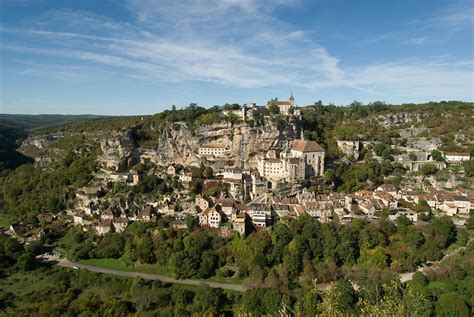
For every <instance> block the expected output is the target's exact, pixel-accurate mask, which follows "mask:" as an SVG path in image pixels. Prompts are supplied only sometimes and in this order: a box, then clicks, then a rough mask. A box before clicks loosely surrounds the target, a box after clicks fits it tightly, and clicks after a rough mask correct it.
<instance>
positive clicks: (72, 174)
mask: <svg viewBox="0 0 474 317" xmlns="http://www.w3.org/2000/svg"><path fill="white" fill-rule="evenodd" d="M95 150H96V149H93V150H92V151H90V152H84V153H83V154H82V155H76V154H74V155H72V156H68V157H66V158H65V159H64V160H62V161H60V162H59V163H58V165H57V166H55V168H54V170H52V171H43V170H42V169H41V168H39V167H34V166H33V165H31V164H25V165H22V166H20V167H18V168H17V169H15V170H14V171H12V172H11V173H10V174H8V175H7V176H6V177H4V178H0V195H1V196H0V198H2V200H1V201H2V205H0V208H1V212H2V214H4V215H9V216H12V217H15V218H16V219H28V218H31V217H34V216H36V215H38V214H40V213H57V212H59V211H61V210H63V209H64V208H65V207H66V205H67V203H68V202H69V201H71V200H72V199H73V198H74V192H75V189H77V188H79V187H82V186H85V185H86V184H87V183H88V182H89V181H90V180H91V179H92V173H93V172H94V171H96V169H97V164H96V161H95V159H96V155H97V154H96V152H95Z"/></svg>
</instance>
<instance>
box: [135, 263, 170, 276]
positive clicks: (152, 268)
mask: <svg viewBox="0 0 474 317" xmlns="http://www.w3.org/2000/svg"><path fill="white" fill-rule="evenodd" d="M135 271H136V272H141V273H148V274H157V275H166V276H172V274H171V272H170V271H169V270H168V269H167V268H165V267H162V266H160V265H153V264H137V265H135Z"/></svg>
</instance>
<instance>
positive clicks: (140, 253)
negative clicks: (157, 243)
mask: <svg viewBox="0 0 474 317" xmlns="http://www.w3.org/2000/svg"><path fill="white" fill-rule="evenodd" d="M137 259H138V260H139V261H140V262H142V263H149V264H151V263H154V262H155V261H156V257H155V254H154V252H153V243H152V241H151V237H150V236H144V237H142V238H141V239H140V240H139V242H138V244H137Z"/></svg>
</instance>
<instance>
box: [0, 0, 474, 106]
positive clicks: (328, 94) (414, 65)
mask: <svg viewBox="0 0 474 317" xmlns="http://www.w3.org/2000/svg"><path fill="white" fill-rule="evenodd" d="M291 92H293V94H294V96H295V102H296V104H297V105H299V106H304V105H308V104H313V103H314V102H316V101H318V100H321V101H322V102H323V103H324V104H328V103H334V104H337V105H346V104H349V103H351V102H352V101H354V100H358V101H360V102H363V103H369V102H373V101H385V102H387V103H395V104H398V103H406V102H410V103H411V102H413V103H418V102H427V101H439V100H463V101H473V100H474V2H473V1H471V0H469V1H465V0H453V1H448V0H444V1H440V0H417V1H414V0H398V1H389V0H358V1H353V0H346V1H342V0H308V1H306V0H271V1H270V0H268V1H265V0H122V1H119V0H95V1H92V0H81V1H77V0H70V1H66V0H64V1H61V0H0V112H1V113H24V114H40V113H61V114H85V113H88V114H107V115H133V114H153V113H157V112H161V111H163V110H165V109H169V108H170V107H171V105H176V106H177V108H181V107H186V106H187V105H189V104H190V103H192V102H195V103H198V104H199V105H201V106H205V107H209V106H213V105H222V104H225V103H239V104H245V103H249V102H257V104H264V103H265V102H266V101H267V100H269V99H271V98H279V99H282V100H283V99H284V100H286V99H287V98H288V97H289V95H290V93H291Z"/></svg>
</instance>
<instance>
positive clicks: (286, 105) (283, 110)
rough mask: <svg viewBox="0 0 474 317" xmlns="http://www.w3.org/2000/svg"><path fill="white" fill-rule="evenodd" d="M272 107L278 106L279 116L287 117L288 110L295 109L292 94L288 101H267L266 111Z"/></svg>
mask: <svg viewBox="0 0 474 317" xmlns="http://www.w3.org/2000/svg"><path fill="white" fill-rule="evenodd" d="M273 105H275V106H278V110H279V111H280V114H282V115H284V116H288V115H289V114H290V109H292V108H294V107H295V97H293V93H291V95H290V98H289V99H288V100H277V99H274V100H269V101H268V102H267V109H270V107H271V106H273Z"/></svg>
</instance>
